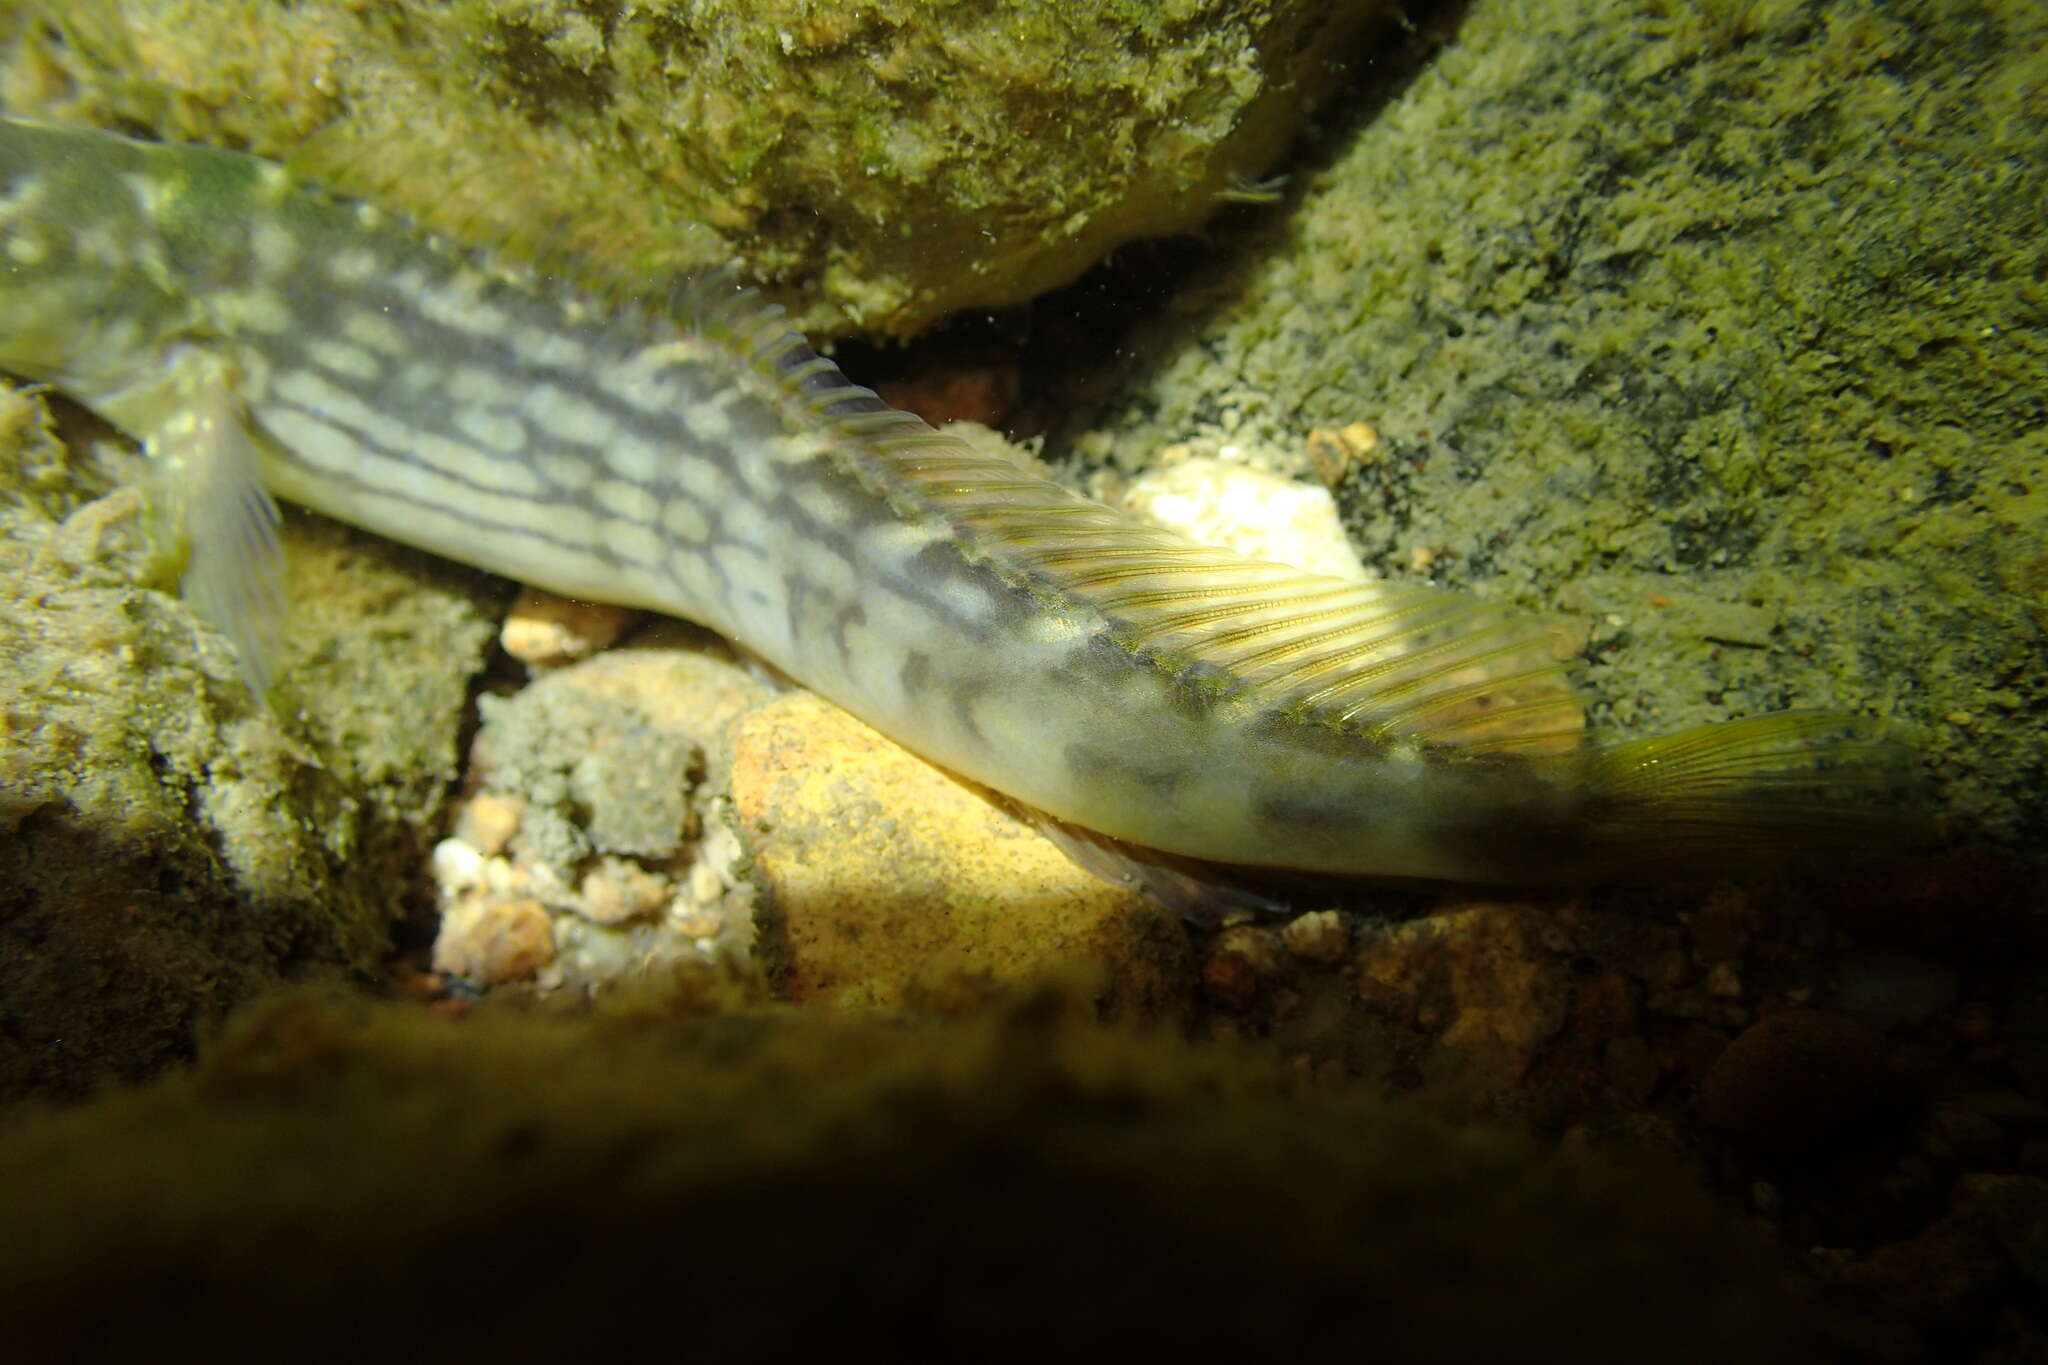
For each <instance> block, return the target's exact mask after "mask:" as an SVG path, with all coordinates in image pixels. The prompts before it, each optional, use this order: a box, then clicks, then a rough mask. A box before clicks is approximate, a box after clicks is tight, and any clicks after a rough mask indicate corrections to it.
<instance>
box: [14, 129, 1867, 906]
mask: <svg viewBox="0 0 2048 1365" xmlns="http://www.w3.org/2000/svg"><path fill="white" fill-rule="evenodd" d="M0 366H4V367H5V368H7V369H9V370H12V371H15V372H17V373H20V374H23V375H25V376H28V377H30V378H34V379H38V380H43V381H46V382H48V383H49V384H51V385H52V386H54V387H56V388H58V389H60V390H62V391H64V392H66V393H68V394H69V395H71V396H72V397H73V398H75V399H77V400H78V401H79V402H81V403H83V404H85V405H86V406H88V407H90V408H92V409H94V410H96V411H98V412H99V413H101V414H102V415H104V416H105V417H106V418H107V419H108V420H110V421H112V422H113V423H115V424H116V425H118V426H120V427H122V428H123V429H124V430H126V431H128V432H130V433H131V434H133V435H134V436H135V437H137V438H138V439H139V440H141V441H142V442H143V443H144V444H145V446H146V447H147V449H148V450H149V451H150V452H151V454H152V455H153V456H155V457H156V458H157V459H158V460H160V461H161V462H162V467H163V468H164V470H165V471H166V474H165V482H166V486H167V487H169V488H170V489H172V490H173V492H174V494H175V501H176V503H177V507H176V509H175V510H176V514H177V516H178V518H179V520H180V521H181V523H182V525H183V527H184V532H185V536H186V539H187V543H188V546H189V564H188V568H187V571H186V580H185V582H186V591H187V595H188V596H189V597H190V598H191V599H192V600H193V601H194V603H195V605H196V606H198V607H199V608H200V609H201V611H202V612H203V613H204V614H205V615H206V616H208V617H209V618H210V619H211V620H213V621H214V622H216V623H217V624H218V625H220V626H221V627H222V628H223V629H224V630H226V631H227V633H228V634H229V635H230V636H231V637H232V638H233V639H234V641H235V643H236V645H237V646H238V648H239V649H240V650H241V651H242V654H243V657H244V659H245V661H247V662H246V663H245V669H246V670H247V671H248V672H249V673H250V675H251V677H252V679H254V680H255V681H256V682H257V683H258V685H259V686H260V685H261V683H262V681H263V676H264V675H263V673H262V669H263V667H264V663H265V661H266V660H267V659H268V658H269V657H270V654H271V650H272V645H273V641H272V638H271V637H272V635H273V632H274V629H275V621H276V615H277V612H278V611H279V605H278V598H277V589H276V586H275V584H276V575H275V567H276V566H275V565H274V563H271V562H270V561H272V560H273V559H274V556H275V553H276V542H275V539H274V534H273V523H274V517H275V514H274V510H273V509H272V506H271V504H270V502H269V500H268V497H267V496H266V494H265V491H264V490H266V489H267V490H268V491H269V492H272V493H275V494H277V495H278V496H281V497H284V498H286V499H289V500H291V501H293V502H297V503H300V504H302V505H304V506H307V507H310V508H313V509H315V510H317V511H320V512H323V513H325V514H327V515H330V516H333V517H336V518H339V519H341V520H344V521H348V522H351V523H353V524H355V525H358V526H361V527H364V528H366V529H369V530H372V531H375V532H377V533H379V534H382V535H386V536H389V537H391V538H392V539H395V540H400V541H404V542H406V543H409V544H412V545H417V546H420V547H423V548H425V549H428V550H432V551H434V552H436V553H439V554H443V555H446V556H448V557H450V558H453V559H458V560H461V561H464V562H466V563H469V564H474V565H478V566H480V567H483V568H486V569H490V570H492V571H494V572H498V573H501V574H505V575H508V576H510V577H514V578H517V579H520V580H523V581H525V582H529V583H534V584H537V585H540V586H543V587H547V588H550V589H552V590H554V591H556V592H560V593H565V594H570V595H573V596H578V597H585V598H591V599H597V600H603V601H610V602H618V603H623V604H628V605H633V606H641V607H648V608H653V609H656V610H659V611H664V612H670V613H674V614H676V615H680V616H685V617H688V618H691V619H693V620H696V621H700V622H702V623H704V624H706V625H708V626H710V627H712V628H713V629H715V630H717V631H719V632H721V633H723V634H725V635H727V636H729V637H731V638H732V639H734V640H737V641H739V642H741V643H742V644H744V645H745V646H747V647H748V648H749V649H751V650H753V651H755V652H757V653H759V654H760V655H761V656H763V657H764V658H766V659H767V660H769V661H770V662H771V663H773V664H774V665H776V666H777V667H778V668H780V669H782V670H784V671H785V672H787V673H788V674H789V675H790V676H792V677H794V678H796V679H798V680H800V681H802V682H803V683H805V684H806V685H808V686H810V687H812V688H814V689H815V690H817V691H819V692H820V693H822V694H824V695H826V696H828V697H831V698H832V699H833V700H835V701H837V702H839V703H840V704H841V705H843V706H845V707H847V709H849V710H851V711H852V712H854V713H855V714H857V715H859V716H861V717H863V718H864V719H866V720H867V721H868V722H870V723H871V724H873V725H875V726H876V727H877V728H878V729H880V730H882V731H883V732H885V733H887V734H889V735H891V736H892V737H894V738H895V739H897V740H899V741H900V742H902V743H904V744H905V745H907V746H908V747H910V748H912V749H915V750H917V751H918V752H920V753H922V754H924V755H925V756H927V757H928V758H931V759H933V760H934V761H936V762H939V763H941V764H944V765H945V766H947V767H949V768H952V769H954V770H956V771H958V772H960V773H962V774H964V775H966V776H968V777H971V778H974V779H976V780H977V781H980V782H982V783H984V784H986V785H988V786H990V787H992V788H995V789H997V790H999V791H1002V792H1005V793H1007V794H1009V795H1011V796H1013V797H1015V798H1017V799H1018V800H1020V801H1022V802H1024V803H1026V804H1028V805H1030V806H1032V807H1034V808H1037V809H1038V810H1041V811H1043V812H1046V813H1048V814H1050V815H1051V816H1053V817H1056V819H1058V820H1060V821H1066V822H1070V823H1072V824H1075V825H1079V826H1082V827H1084V828H1085V829H1087V830H1090V831H1094V832H1096V833H1099V834H1102V835H1107V836H1109V837H1111V838H1113V839H1116V840H1121V841H1128V842H1130V843H1133V844H1137V845H1141V846H1144V847H1146V848H1153V849H1160V850H1164V851H1166V852H1169V853H1173V854H1178V855H1183V856H1187V857H1193V858H1199V859H1204V860H1212V861H1217V862H1224V863H1233V864H1244V865H1253V866H1266V867H1275V868H1286V869H1294V870H1302V871H1311V872H1322V873H1337V874H1361V875H1379V876H1398V877H1427V878H1451V879H1471V880H1489V881H1558V880H1572V879H1579V878H1588V877H1597V876H1601V875H1605V874H1607V873H1609V872H1613V871H1626V872H1630V873H1636V872H1639V871H1641V870H1643V869H1644V868H1649V867H1655V866H1659V865H1664V864H1670V865H1672V866H1673V867H1675V868H1680V869H1685V870H1692V869H1696V868H1698V867H1699V866H1700V865H1702V864H1703V863H1708V864H1710V863H1711V860H1712V859H1713V858H1715V857H1725V856H1727V855H1729V854H1731V853H1740V852H1747V851H1752V850H1756V849H1761V848H1768V847H1771V846H1774V845H1778V844H1783V843H1798V842H1802V841H1806V840H1809V839H1813V838H1825V839H1830V840H1856V839H1861V838H1868V837H1873V836H1876V835H1879V834H1880V833H1881V832H1882V831H1883V830H1884V829H1887V828H1890V827H1891V826H1892V823H1893V820H1894V817H1893V815H1892V813H1891V807H1892V806H1893V805H1894V804H1895V803H1896V797H1897V796H1898V793H1899V791H1900V789H1901V788H1900V779H1899V765H1898V763H1897V761H1896V758H1897V756H1896V753H1895V751H1893V750H1891V749H1889V748H1888V746H1886V745H1885V744H1884V743H1883V742H1882V741H1881V740H1880V739H1878V738H1877V737H1876V735H1875V734H1874V732H1873V729H1872V727H1871V726H1870V724H1869V723H1868V722H1865V721H1862V720H1859V719H1857V718H1854V717H1848V716H1839V715H1817V714H1796V713H1795V714H1786V715H1777V716H1768V717H1763V718H1760V719H1756V720H1750V721H1739V722H1733V723H1730V724H1728V725H1723V726H1714V727H1707V728H1705V729H1701V730H1696V731H1690V732H1687V733H1686V734H1684V735H1679V736H1672V737H1668V738H1665V739H1659V740H1648V741H1637V742H1634V743H1631V744H1624V745H1617V746H1608V747H1598V746H1591V745H1587V744H1584V743H1582V742H1581V734H1580V723H1581V722H1580V716H1581V712H1580V710H1579V708H1578V706H1577V704H1576V703H1575V702H1574V701H1573V699H1572V696H1571V693H1570V690H1569V688H1568V686H1567V685H1566V683H1565V680H1564V674H1563V665H1562V663H1561V662H1560V661H1559V659H1558V657H1557V652H1556V650H1555V649H1554V648H1553V644H1552V640H1551V637H1550V634H1549V632H1548V631H1547V630H1546V629H1545V627H1544V625H1543V623H1541V622H1539V621H1537V620H1535V619H1533V618H1528V617H1524V616H1520V615H1517V614H1515V613H1512V612H1509V611H1506V610H1503V609H1500V608H1497V607H1495V606H1492V605H1490V604H1487V603H1485V602H1483V601H1480V600H1478V599H1475V598H1471V597H1468V596H1465V595H1463V594H1458V593H1454V592H1449V591H1445V590H1440V589H1435V588H1429V587H1424V586H1408V585H1397V584H1385V583H1364V584H1361V583H1351V582H1345V581H1340V580H1335V579H1328V578H1321V577H1318V576H1315V575H1311V574H1306V573H1302V572H1299V571H1297V570H1294V569H1291V568H1286V567H1283V566H1280V565H1274V564H1267V563H1262V562H1259V561H1256V560H1250V559H1246V558H1243V557H1241V556H1238V555H1235V554H1231V553H1229V552H1226V551H1223V550H1217V549H1211V548H1208V547H1205V546H1200V545H1197V544H1195V543H1193V542H1191V541H1188V540H1186V539H1184V538H1182V537H1180V536H1178V535H1175V534H1173V533H1171V532H1168V531H1165V530H1161V529H1158V528H1154V527H1151V526H1148V525H1145V524H1143V523H1140V522H1138V521H1136V520H1135V519H1133V518H1131V517H1129V516H1127V515H1125V514H1123V513H1120V512H1118V511H1115V510H1113V509H1110V508H1107V507H1104V506H1102V505H1100V504H1097V503H1094V502H1091V501H1089V500H1087V499H1084V498H1081V497H1079V496H1077V495H1075V494H1073V493H1070V492H1068V491H1066V490H1065V489H1063V488H1061V487H1060V486H1058V485H1057V484H1055V483H1053V482H1051V481H1049V480H1046V479H1044V478H1041V477H1039V476H1037V475H1036V474H1034V473H1032V472H1030V471H1028V470H1026V469H1024V468H1023V467H1021V466H1020V465H1018V464H1016V463H1013V462H1012V461H1010V460H1008V459H1005V458H1004V457H1002V456H1001V455H999V454H988V453H983V452H979V451H976V450H974V449H970V448H969V447H968V446H967V445H965V444H963V443H962V442H960V441H958V440H956V439H954V438H952V437H949V436H946V435H943V434H941V433H938V432H935V431H933V430H931V429H930V428H929V427H927V426H926V425H925V424H924V423H923V422H921V421H919V420H918V419H917V418H915V417H912V416H909V415H908V414H905V413H901V412H897V411H894V410H892V409H890V408H888V407H887V406H885V405H884V404H882V403H881V402H880V401H879V400H877V399H876V398H875V396H874V395H873V394H872V393H871V392H870V391H868V390H866V389H862V388H859V387H857V386H855V385H852V384H850V383H848V382H847V381H846V380H845V378H844V377H843V376H841V374H840V373H839V371H838V370H837V368H836V367H835V366H834V365H833V364H832V363H831V362H830V361H828V360H825V359H824V358H822V357H820V356H818V355H817V354H816V353H815V352H813V351H812V350H811V349H810V347H809V346H808V345H806V344H805V343H804V341H803V339H802V338H801V337H799V336H797V335H796V334H794V333H793V332H791V331H790V330H789V329H788V328H787V326H786V325H785V324H784V323H783V321H782V320H781V315H780V313H779V311H777V310H775V309H772V308H768V307H765V306H763V305H761V304H760V303H759V302H757V301H756V300H755V298H754V296H753V295H752V293H751V292H750V291H744V290H738V289H736V288H734V287H732V286H730V285H723V284H718V283H709V284H698V285H691V286H685V287H682V288H679V289H678V290H675V291H673V292H672V293H671V294H669V295H668V296H667V297H665V298H663V299H660V300H651V301H634V302H626V303H623V304H622V303H619V302H618V301H616V300H614V299H612V298H611V297H610V296H609V295H608V294H607V293H606V292H604V291H603V290H599V289H590V288H583V287H579V286H577V285H575V284H573V283H566V282H563V281H561V280H559V279H555V280H550V279H548V278H546V277H544V276H543V275H541V274H539V273H536V272H534V271H532V270H529V269H526V268H523V267H521V266H520V265H518V264H517V263H515V262H511V261H508V260H504V259H500V258H498V257H496V256H494V255H493V253H490V252H488V251H478V250H468V249H462V248H459V247H457V246H454V245H450V244H447V243H444V242H442V241H441V240H439V239H437V238H435V237H433V236H431V235H430V234H426V233H424V232H421V231H419V230H417V229H416V228H415V227H414V226H412V225H411V224H410V223H408V222H406V221H404V220H402V219H400V218H397V217H394V216H392V215H388V214H385V213H383V212H381V211H379V210H378V209H376V208H374V207H372V206H370V205H368V204H365V203H361V202H359V201H356V200H352V199H349V198H346V197H342V196H338V195H333V194H329V193H326V192H324V191H322V190H320V189H318V188H315V187H311V186H309V185H307V184H306V183H304V182H303V181H302V179H301V178H300V177H299V176H297V175H296V174H294V173H293V172H292V171H291V170H289V169H287V168H285V167H282V166H279V165H276V164H273V163H269V162H265V161H261V160H258V159H255V158H251V157H247V156H243V155H239V154H236V153H230V152H225V151H219V150H214V149H208V148H201V147H189V146H172V145H163V144H151V143H142V142H136V141H132V140H128V139H125V138H120V137H116V136H113V135H110V134H106V133H99V132H91V131H84V130H75V129H60V128H53V127H46V126H42V125H36V124H30V123H25V122H20V121H11V120H0Z"/></svg>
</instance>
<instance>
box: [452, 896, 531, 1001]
mask: <svg viewBox="0 0 2048 1365" xmlns="http://www.w3.org/2000/svg"><path fill="white" fill-rule="evenodd" d="M554 960H555V931H554V925H553V924H552V923H551V922H550V921H549V919H548V912H547V908H546V907H545V906H543V905H542V904H541V903H540V902H539V901H533V900H518V901H506V902H502V903H499V904H495V905H493V904H490V903H488V902H483V901H466V902H462V903H459V904H457V905H454V906H451V907H450V908H449V910H448V912H447V913H446V914H444V915H443V916H442V917H441V932H440V933H439V935H438V936H436V938H435V939H434V970H435V971H437V972H446V973H447V974H448V975H450V976H459V977H461V978H463V979H464V980H466V981H473V982H475V983H477V984H478V985H483V986H498V985H503V984H504V983H505V982H508V981H525V980H527V979H529V978H530V977H532V976H533V975H535V974H536V973H537V972H539V971H540V969H541V968H543V967H545V966H547V965H548V964H549V963H550V962H553V961H554Z"/></svg>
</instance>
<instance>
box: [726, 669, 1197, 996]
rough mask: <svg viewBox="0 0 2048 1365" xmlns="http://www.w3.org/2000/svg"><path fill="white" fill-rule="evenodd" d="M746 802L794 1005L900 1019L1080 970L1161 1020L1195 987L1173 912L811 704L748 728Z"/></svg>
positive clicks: (744, 728)
mask: <svg viewBox="0 0 2048 1365" xmlns="http://www.w3.org/2000/svg"><path fill="white" fill-rule="evenodd" d="M732 798H733V808H734V814H735V821H736V824H737V827H738V830H739V834H740V838H741V841H742V843H743V844H744V845H745V846H746V848H747V850H748V852H749V853H750V854H751V855H752V869H753V870H752V875H753V876H754V878H755V879H756V881H757V883H758V886H759V888H760V890H761V892H762V907H763V908H762V914H761V926H760V927H761V933H760V939H759V942H758V945H757V947H758V951H759V953H760V956H761V960H762V962H763V963H764V964H765V965H767V966H768V967H769V968H770V970H771V972H772V973H773V974H774V975H775V977H776V978H777V980H778V981H779V983H780V984H781V985H782V986H783V988H784V989H785V990H786V991H787V992H788V994H789V995H790V996H791V997H792V998H794V999H796V1000H799V1001H804V1002H822V1003H830V1004H835V1005H847V1006H855V1007H877V1006H879V1007H885V1008H886V1007H896V1006H901V1005H905V1004H908V1003H912V1002H914V1001H915V1000H917V999H918V998H920V997H921V996H924V995H926V994H927V993H928V992H929V991H930V990H931V989H932V988H934V987H944V986H947V985H950V984H952V983H954V982H957V981H958V980H960V979H962V978H965V979H968V980H971V981H984V982H995V983H1000V984H1012V983H1019V982H1023V981H1028V980H1031V979H1034V978H1037V977H1041V976H1044V975H1047V974H1052V973H1071V972H1073V971H1075V970H1076V969H1078V970H1081V971H1084V972H1092V973H1096V974H1099V975H1100V977H1101V979H1102V980H1103V982H1104V986H1103V991H1104V993H1105V995H1106V997H1107V1000H1108V1002H1109V1004H1110V1007H1111V1008H1112V1009H1113V1010H1118V1011H1122V1012H1125V1013H1132V1014H1138V1015H1147V1014H1156V1013H1162V1012H1168V1011H1173V1010H1177V1009H1179V1008H1180V1005H1179V1002H1180V1001H1181V1000H1182V999H1184V998H1185V996H1186V993H1187V990H1188V988H1189V987H1190V985H1191V984H1192V976H1193V966H1192V954H1191V952H1190V950H1189V947H1188V944H1187V940H1186V935H1185V933H1184V931H1183V930H1182V929H1181V927H1180V925H1179V924H1178V923H1177V922H1175V920H1174V919H1173V917H1172V916H1171V915H1169V914H1168V913H1167V912H1166V911H1165V910H1163V909H1161V908H1160V907H1158V906H1157V905H1156V904H1154V903H1152V902H1151V901H1149V900H1148V899H1146V898H1145V897H1144V896H1143V895H1142V894H1141V893H1139V892H1136V891H1133V890H1130V889H1128V888H1124V887H1119V886H1113V885H1111V884H1110V883H1108V882H1105V881H1102V880H1100V879H1098V878H1096V877H1095V876H1093V875H1092V874H1090V873H1088V872H1085V871H1083V870H1081V869H1080V868H1079V867H1077V866H1075V865H1074V864H1073V863H1072V862H1071V861H1069V860H1068V858H1067V857H1066V855H1065V854H1063V853H1061V852H1060V851H1059V850H1058V849H1057V848H1056V847H1054V846H1053V845H1052V844H1051V843H1050V842H1048V841H1047V840H1046V839H1045V838H1044V837H1043V836H1041V835H1040V834H1039V833H1038V832H1037V831H1036V830H1034V829H1033V828H1032V827H1031V826H1030V825H1029V824H1027V823H1025V822H1024V821H1022V820H1020V819H1018V818H1016V817H1015V816H1013V815H1011V814H1009V813H1008V812H1007V811H1006V810H1004V809H1003V808H1002V807H1001V806H999V805H997V804H996V803H995V802H994V801H993V800H991V799H990V798H989V797H988V796H987V795H986V794H984V793H983V792H982V791H981V790H980V789H979V788H976V787H973V786H970V785H969V784H967V783H966V782H963V781H962V780H960V779H959V778H956V777H954V776H952V775H951V774H949V773H947V772H945V771H943V770H941V769H939V768H936V767H933V766H932V765H931V764H929V763H926V762H925V761H924V760H923V759H920V758H918V757H917V756H916V755H914V754H912V753H910V752H909V751H908V750H905V749H903V748H901V747H899V746H898V745H896V744H894V743H892V742H891V741H889V740H888V739H886V738H884V737H883V736H882V735H880V734H878V733H877V732H875V731H874V730H872V729H870V728H869V727H867V726H866V725H863V724H862V723H861V722H859V721H858V720H855V719H854V718H853V717H852V716H850V715H848V714H847V713H846V712H844V711H842V710H840V709H839V708H838V707H836V706H833V705H832V704H831V703H829V702H826V701H823V700H821V699H820V698H817V697H814V696H811V695H810V694H808V693H793V694H790V695H788V696H784V697H779V698H777V699H775V700H774V701H771V702H769V703H767V704H766V705H764V706H761V707H758V708H756V709H754V710H752V711H750V712H748V713H747V714H745V715H743V716H741V717H740V718H739V719H738V720H737V721H736V722H735V723H734V726H733V731H732Z"/></svg>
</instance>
